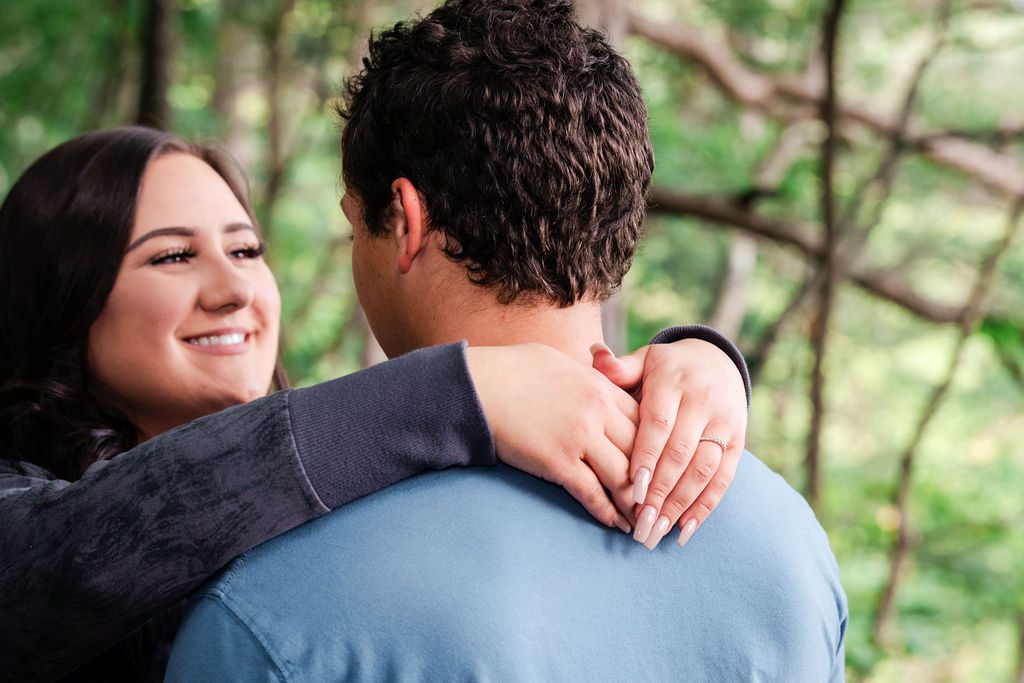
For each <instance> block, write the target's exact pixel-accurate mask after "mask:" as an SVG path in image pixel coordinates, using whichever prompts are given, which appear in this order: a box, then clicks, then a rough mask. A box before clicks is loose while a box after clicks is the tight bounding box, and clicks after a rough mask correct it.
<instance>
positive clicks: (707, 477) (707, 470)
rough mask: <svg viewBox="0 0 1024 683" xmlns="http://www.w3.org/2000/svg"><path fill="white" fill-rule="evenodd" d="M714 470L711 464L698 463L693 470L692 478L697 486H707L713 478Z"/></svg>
mask: <svg viewBox="0 0 1024 683" xmlns="http://www.w3.org/2000/svg"><path fill="white" fill-rule="evenodd" d="M716 469H717V468H716V467H715V463H713V462H699V463H697V464H696V466H695V467H694V468H693V478H694V479H695V480H696V481H697V483H699V484H707V483H708V482H709V481H711V477H713V476H715V471H716Z"/></svg>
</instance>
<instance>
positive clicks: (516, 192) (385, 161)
mask: <svg viewBox="0 0 1024 683" xmlns="http://www.w3.org/2000/svg"><path fill="white" fill-rule="evenodd" d="M337 113H338V114H340V116H341V117H342V119H344V120H345V121H346V122H347V123H346V124H345V127H344V130H343V133H342V154H343V175H344V180H345V183H346V185H347V187H348V189H349V190H350V191H354V192H355V193H356V195H357V196H358V198H359V199H360V200H361V201H362V203H363V206H364V216H363V218H364V219H365V222H366V225H367V228H368V230H369V231H370V233H371V234H374V235H379V234H381V233H383V232H384V230H385V228H384V225H383V224H384V218H385V214H386V211H387V208H388V206H389V203H390V201H391V189H390V187H391V183H392V182H393V181H394V180H395V179H396V178H401V177H405V178H408V179H409V180H410V181H412V183H413V184H414V185H415V186H416V187H417V189H419V191H420V192H421V193H422V194H423V196H424V199H425V201H426V207H427V214H428V216H429V218H430V225H431V228H432V229H434V230H440V231H442V232H443V233H444V236H445V240H444V249H445V252H446V254H447V255H448V257H449V258H451V259H453V260H455V261H456V262H461V263H464V264H466V267H467V269H468V271H469V277H470V279H471V280H472V281H474V282H476V283H478V284H480V285H484V286H490V287H494V288H495V289H496V292H497V295H498V300H499V301H500V302H502V303H510V302H512V301H514V300H517V299H519V298H521V297H525V298H528V299H533V298H538V297H539V298H541V299H543V300H546V301H548V302H551V303H554V304H557V305H560V306H569V305H572V304H574V303H576V302H578V301H580V300H582V299H584V298H593V299H596V300H599V301H600V300H603V299H606V298H607V297H608V296H610V295H611V294H612V293H613V292H614V291H615V289H616V288H617V287H618V286H619V285H620V283H621V281H622V277H623V275H625V273H626V271H627V270H629V265H630V261H631V259H632V256H633V251H634V249H635V247H636V243H637V240H638V238H639V236H640V226H641V223H642V221H643V217H644V195H645V194H646V191H647V187H648V185H649V183H650V178H651V173H652V171H653V168H654V153H653V151H652V149H651V144H650V139H649V137H648V132H647V109H646V107H645V105H644V102H643V98H642V96H641V94H640V87H639V86H638V85H637V82H636V79H635V78H634V76H633V73H632V72H631V70H630V68H629V64H628V63H627V62H626V60H625V59H624V58H623V57H621V56H620V55H618V54H617V53H616V52H615V51H614V50H612V48H611V47H610V46H609V45H608V43H607V41H606V40H605V39H604V37H603V36H602V35H601V34H600V33H598V32H597V31H594V30H591V29H588V28H584V27H582V26H580V25H579V24H578V23H577V22H576V21H575V20H574V18H573V8H572V4H571V2H569V0H449V2H446V3H445V4H444V5H442V6H441V7H438V8H437V9H435V10H434V11H433V12H431V13H430V14H428V15H427V16H426V17H424V18H422V19H420V20H418V21H410V22H404V23H399V24H396V25H395V26H394V27H392V28H390V29H388V30H386V31H384V32H383V33H381V34H380V35H379V36H377V37H376V38H372V37H371V40H370V51H369V56H368V57H367V58H366V59H364V60H363V68H362V70H361V71H360V72H359V73H357V74H356V75H355V76H353V77H352V78H351V79H349V81H348V83H347V85H346V90H345V97H344V100H343V101H342V102H341V103H340V104H339V105H338V106H337Z"/></svg>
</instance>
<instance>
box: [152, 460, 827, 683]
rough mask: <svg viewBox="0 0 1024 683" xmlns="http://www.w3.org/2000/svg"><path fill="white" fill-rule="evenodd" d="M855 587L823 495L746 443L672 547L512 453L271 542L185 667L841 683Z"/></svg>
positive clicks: (207, 677)
mask: <svg viewBox="0 0 1024 683" xmlns="http://www.w3.org/2000/svg"><path fill="white" fill-rule="evenodd" d="M846 619H847V607H846V598H845V596H844V594H843V590H842V588H841V586H840V584H839V575H838V569H837V567H836V563H835V560H834V558H833V556H832V553H831V551H830V550H829V546H828V540H827V538H826V536H825V533H824V531H823V530H822V529H821V527H820V526H819V525H818V523H817V521H816V520H815V518H814V515H813V513H812V512H811V510H810V508H809V507H808V506H807V505H806V503H805V502H804V500H803V499H802V498H801V497H800V496H799V495H798V494H797V493H796V492H795V491H793V489H791V488H790V487H789V486H788V485H787V484H786V483H785V481H784V480H783V479H782V478H781V477H779V476H778V475H776V474H775V473H773V472H772V471H771V470H769V469H768V468H767V467H765V465H764V464H763V463H761V462H760V461H759V460H758V459H756V458H755V457H754V456H752V455H750V454H749V453H747V454H744V456H743V459H742V461H741V463H740V467H739V469H738V471H737V474H736V479H735V481H734V483H733V484H732V486H731V488H730V489H729V492H728V493H727V494H726V496H725V498H724V499H723V501H722V503H721V504H720V505H719V506H718V508H717V510H716V511H715V512H714V513H713V514H712V515H711V517H710V518H709V519H708V520H707V522H705V524H704V525H703V526H702V527H701V528H700V529H698V531H697V533H696V534H695V535H694V536H693V538H692V539H691V540H690V542H689V543H688V544H687V545H686V547H685V548H679V547H678V546H677V545H676V544H675V543H674V534H672V535H670V536H669V537H668V538H666V540H665V541H663V542H662V543H661V545H660V546H659V547H658V548H656V549H655V551H653V552H649V551H647V550H646V549H645V548H643V547H642V546H641V545H640V544H638V543H636V542H634V541H633V540H632V538H631V537H629V536H626V535H625V534H622V533H621V532H619V531H617V530H612V529H607V528H605V527H603V526H601V525H600V524H598V523H596V522H594V521H593V520H592V519H591V518H590V517H588V516H587V514H586V513H585V512H584V511H583V509H582V508H581V507H580V506H579V505H578V504H577V503H576V502H575V501H574V500H573V499H572V498H570V497H569V496H568V494H566V493H565V492H564V491H563V490H562V489H560V488H558V487H555V486H553V485H550V484H548V483H546V482H543V481H540V480H538V479H534V478H533V477H530V476H528V475H525V474H522V473H520V472H517V471H515V470H512V469H509V468H507V467H503V466H499V467H497V468H486V469H485V468H481V469H464V470H459V471H446V472H438V473H431V474H426V475H421V476H419V477H416V478H414V479H410V480H408V481H406V482H403V483H401V484H398V485H396V486H393V487H391V488H389V489H387V490H385V491H382V492H380V493H377V494H374V495H372V496H369V497H366V498H363V499H361V500H359V501H356V502H354V503H352V504H350V505H348V506H346V507H344V508H342V509H340V510H337V511H334V512H332V513H331V514H329V515H327V516H325V517H322V518H320V519H318V520H315V521H312V522H309V523H308V524H305V525H303V526H301V527H299V528H297V529H295V530H293V531H291V532H289V533H287V534H285V535H283V536H280V537H278V538H276V539H273V540H271V541H269V542H267V543H264V544H263V545H261V546H259V547H257V548H255V549H254V550H252V551H250V552H249V553H247V554H245V555H243V556H242V557H240V558H239V559H237V560H236V561H235V562H233V563H232V564H231V565H230V566H229V567H228V569H227V570H226V571H225V572H224V573H223V574H222V575H221V576H220V577H219V578H217V579H215V580H214V581H213V582H212V583H210V584H209V585H207V586H206V587H205V588H204V589H203V590H201V591H200V592H199V593H198V595H197V596H196V598H195V600H194V601H193V602H192V604H191V606H190V608H189V611H188V614H187V615H186V618H185V621H184V623H183V625H182V628H181V630H180V632H179V634H178V639H177V641H176V642H175V645H174V650H173V652H172V655H171V661H170V665H169V667H168V671H167V680H168V681H171V682H176V681H204V682H205V681H209V682H216V681H251V682H255V681H335V680H357V681H383V680H402V681H469V680H474V681H581V680H602V681H604V680H609V681H667V680H686V681H785V682H786V683H798V682H803V681H807V682H816V683H817V682H823V681H841V680H843V678H844V671H843V643H844V633H845V628H846Z"/></svg>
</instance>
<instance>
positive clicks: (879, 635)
mask: <svg viewBox="0 0 1024 683" xmlns="http://www.w3.org/2000/svg"><path fill="white" fill-rule="evenodd" d="M1022 212H1024V197H1022V198H1019V199H1018V200H1017V201H1015V202H1014V204H1013V207H1012V208H1011V209H1010V215H1009V218H1008V219H1007V222H1006V229H1005V231H1004V232H1003V236H1002V238H1001V239H1000V240H999V242H998V243H997V244H996V245H995V246H994V247H993V248H992V250H991V251H990V252H989V254H988V256H987V257H986V258H985V260H984V262H983V263H982V264H981V266H980V267H979V268H978V277H977V280H976V281H975V284H974V287H973V288H972V289H971V294H970V297H969V299H968V301H967V306H966V307H965V310H964V315H963V318H962V319H961V320H960V324H959V332H960V333H959V335H958V337H957V341H956V345H955V347H954V348H953V353H952V354H951V355H950V359H949V363H948V365H947V366H946V371H945V373H944V375H943V379H942V381H941V382H940V383H939V384H938V385H937V386H936V387H935V388H934V389H933V390H932V393H931V396H930V397H929V398H928V401H927V402H926V403H925V406H924V409H923V410H922V412H921V416H920V418H918V421H917V426H916V428H915V429H914V432H913V434H912V436H911V437H910V442H909V443H908V444H907V446H906V448H905V449H904V450H903V453H902V455H901V456H900V467H899V478H898V480H897V485H896V495H895V496H894V498H895V500H894V501H893V502H894V503H895V505H896V509H897V511H898V512H899V526H898V528H897V531H896V540H895V542H894V544H893V550H892V555H891V557H890V562H889V578H888V581H887V582H886V585H885V588H884V589H883V591H882V594H881V596H880V597H879V600H878V605H877V608H876V611H875V623H874V628H873V630H872V637H873V638H874V641H875V643H877V644H878V645H879V646H881V647H889V646H890V645H891V643H892V634H891V629H892V627H891V621H892V613H893V606H894V604H895V601H896V593H897V591H898V589H899V586H900V582H901V581H902V579H903V575H904V569H905V565H906V560H907V558H908V556H909V555H910V551H911V549H912V542H911V539H912V537H913V534H912V530H911V525H910V493H911V483H912V477H913V470H914V460H915V457H916V455H917V449H918V447H919V446H920V444H921V440H922V439H923V438H924V434H925V431H926V430H927V428H928V425H929V424H930V423H931V421H932V418H934V417H935V414H936V413H937V412H938V409H939V406H941V405H942V401H943V400H944V399H945V397H946V395H947V394H948V393H949V389H950V387H951V386H952V384H953V379H954V378H955V377H956V371H957V368H959V367H960V361H961V359H962V358H963V352H964V349H965V348H966V346H967V340H968V339H969V338H970V336H971V334H972V333H973V332H974V330H975V328H977V326H978V323H979V322H980V321H981V318H982V315H983V310H984V306H985V300H986V299H987V298H988V295H989V292H990V291H991V289H992V283H993V281H994V280H995V276H996V272H998V266H999V261H1000V260H1001V259H1002V258H1003V256H1004V255H1005V254H1006V252H1008V251H1009V249H1010V246H1011V245H1012V244H1013V241H1014V239H1015V238H1016V236H1017V233H1018V232H1019V231H1020V226H1021V220H1020V219H1021V213H1022Z"/></svg>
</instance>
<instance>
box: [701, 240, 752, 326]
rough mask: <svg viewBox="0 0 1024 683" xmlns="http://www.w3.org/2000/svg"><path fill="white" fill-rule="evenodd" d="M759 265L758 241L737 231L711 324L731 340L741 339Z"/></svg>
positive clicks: (731, 245) (730, 249)
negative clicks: (751, 287)
mask: <svg viewBox="0 0 1024 683" xmlns="http://www.w3.org/2000/svg"><path fill="white" fill-rule="evenodd" d="M756 265H757V240H755V239H754V238H753V237H750V236H748V235H743V234H741V233H734V234H733V236H732V244H730V245H729V267H728V270H727V271H726V274H725V280H724V282H722V287H721V290H720V291H719V293H718V303H717V304H716V306H715V314H714V315H713V316H712V318H711V326H712V327H714V328H715V329H717V330H718V331H719V332H721V333H722V334H724V335H725V336H726V337H729V338H730V339H738V338H739V335H740V327H741V326H742V325H743V318H744V316H745V315H746V314H747V306H748V304H749V302H750V283H751V280H753V277H754V267H755V266H756Z"/></svg>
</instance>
